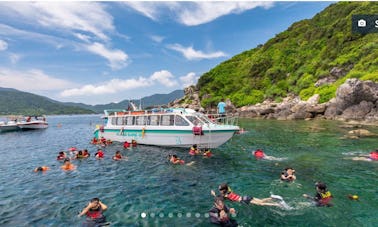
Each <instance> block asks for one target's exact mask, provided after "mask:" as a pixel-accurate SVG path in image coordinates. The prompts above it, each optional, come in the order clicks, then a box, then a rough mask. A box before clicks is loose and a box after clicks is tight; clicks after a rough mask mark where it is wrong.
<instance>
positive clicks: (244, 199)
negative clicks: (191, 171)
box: [211, 183, 282, 207]
mask: <svg viewBox="0 0 378 227" xmlns="http://www.w3.org/2000/svg"><path fill="white" fill-rule="evenodd" d="M218 190H219V192H220V195H221V196H223V198H225V199H228V200H231V201H233V202H239V203H245V204H254V205H260V206H277V207H282V205H281V204H279V203H276V202H273V198H264V199H258V198H254V197H250V196H240V195H238V194H236V193H234V192H233V191H232V190H231V188H230V187H229V186H228V185H227V184H226V183H223V184H221V185H219V187H218ZM211 194H212V195H213V196H216V194H215V192H214V191H213V190H211Z"/></svg>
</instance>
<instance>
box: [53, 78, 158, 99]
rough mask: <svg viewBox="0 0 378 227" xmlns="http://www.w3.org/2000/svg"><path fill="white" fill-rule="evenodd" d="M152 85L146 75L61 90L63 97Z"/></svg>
mask: <svg viewBox="0 0 378 227" xmlns="http://www.w3.org/2000/svg"><path fill="white" fill-rule="evenodd" d="M148 86H151V81H150V80H148V79H147V78H144V77H139V78H138V79H128V80H120V79H112V80H110V81H108V82H107V83H105V84H103V85H92V84H88V85H84V86H82V87H81V88H74V89H68V90H65V91H63V92H61V94H60V95H61V96H62V97H70V96H91V95H102V94H114V93H116V92H119V91H123V90H132V89H135V88H140V87H148Z"/></svg>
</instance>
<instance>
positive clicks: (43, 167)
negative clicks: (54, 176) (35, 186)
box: [34, 166, 50, 172]
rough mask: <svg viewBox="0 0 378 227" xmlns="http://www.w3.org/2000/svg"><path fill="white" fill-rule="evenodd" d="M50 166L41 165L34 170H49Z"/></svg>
mask: <svg viewBox="0 0 378 227" xmlns="http://www.w3.org/2000/svg"><path fill="white" fill-rule="evenodd" d="M49 169H50V168H49V167H48V166H39V167H37V168H35V169H34V172H45V171H47V170H49Z"/></svg>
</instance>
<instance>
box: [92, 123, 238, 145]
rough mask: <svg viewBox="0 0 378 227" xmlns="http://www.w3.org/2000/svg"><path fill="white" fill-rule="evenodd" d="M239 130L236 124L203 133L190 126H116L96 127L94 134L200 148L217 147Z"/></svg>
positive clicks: (98, 136) (117, 138) (140, 142)
mask: <svg viewBox="0 0 378 227" xmlns="http://www.w3.org/2000/svg"><path fill="white" fill-rule="evenodd" d="M237 131H239V127H238V126H234V128H229V127H228V128H227V129H223V130H222V129H221V128H220V129H217V130H206V129H205V130H203V135H194V134H193V132H192V129H191V128H188V129H186V130H183V129H181V130H178V129H162V128H159V129H148V128H144V129H143V128H139V129H137V128H135V129H128V130H121V129H118V128H113V129H109V128H107V129H104V130H103V131H101V130H99V129H97V130H96V131H95V136H96V137H97V138H101V137H104V138H106V139H110V140H112V141H118V142H125V141H128V142H131V140H136V141H137V143H138V144H144V145H154V146H166V147H191V146H192V145H193V144H197V145H198V147H200V148H217V147H219V146H221V145H222V144H224V143H226V142H227V141H228V140H229V139H231V137H232V136H233V135H234V134H235V133H236V132H237Z"/></svg>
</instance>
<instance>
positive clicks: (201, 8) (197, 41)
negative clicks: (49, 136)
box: [0, 1, 331, 104]
mask: <svg viewBox="0 0 378 227" xmlns="http://www.w3.org/2000/svg"><path fill="white" fill-rule="evenodd" d="M329 4H331V2H324V1H319V2H267V1H263V2H256V1H243V2H236V1H225V2H209V1H202V2H200V1H197V2H186V1H180V2H173V1H168V2H156V1H150V2H138V1H132V2H91V1H89V2H87V1H81V2H62V3H55V2H39V1H37V2H0V9H1V10H0V87H8V88H15V89H18V90H21V91H27V92H31V93H34V94H39V95H43V96H47V97H49V98H52V99H55V100H58V101H64V102H66V101H69V102H82V103H86V104H105V103H110V102H119V101H122V100H125V99H139V98H142V97H145V96H149V95H153V94H157V93H160V94H167V93H170V92H172V91H174V90H176V89H183V88H184V87H187V86H188V85H191V84H195V83H196V82H197V80H198V78H199V77H200V76H201V75H202V74H203V73H206V72H207V71H209V70H210V69H212V68H214V67H215V66H216V65H218V64H219V63H221V62H223V61H226V60H227V59H229V58H231V57H232V56H234V55H236V54H239V53H241V52H243V51H245V50H249V49H252V48H254V47H256V46H257V45H259V44H263V43H265V42H266V41H267V40H269V39H270V38H273V37H274V36H275V35H276V34H278V33H280V32H282V31H284V30H286V29H287V28H288V27H289V26H290V25H291V24H292V23H294V22H296V21H299V20H302V19H310V18H312V17H313V16H314V15H315V14H316V13H318V12H320V11H322V10H323V9H324V8H326V7H327V6H328V5H329Z"/></svg>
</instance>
